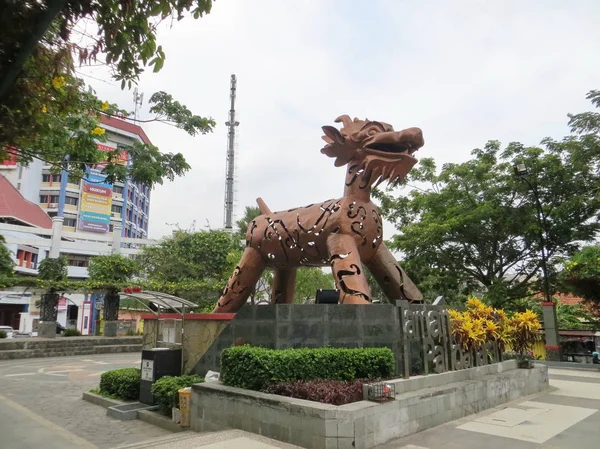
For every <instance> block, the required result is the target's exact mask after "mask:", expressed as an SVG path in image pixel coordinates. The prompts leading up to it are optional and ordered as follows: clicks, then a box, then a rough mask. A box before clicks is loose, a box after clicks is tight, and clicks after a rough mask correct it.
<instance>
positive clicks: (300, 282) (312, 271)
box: [294, 267, 335, 302]
mask: <svg viewBox="0 0 600 449" xmlns="http://www.w3.org/2000/svg"><path fill="white" fill-rule="evenodd" d="M320 288H322V289H332V288H335V284H334V282H333V277H332V276H331V274H329V273H324V272H323V270H321V269H320V268H311V267H307V268H298V270H297V271H296V291H295V294H294V302H303V301H305V300H306V299H309V298H313V299H314V297H315V294H316V293H317V290H318V289H320Z"/></svg>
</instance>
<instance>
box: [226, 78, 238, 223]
mask: <svg viewBox="0 0 600 449" xmlns="http://www.w3.org/2000/svg"><path fill="white" fill-rule="evenodd" d="M236 86H237V80H236V77H235V75H231V89H230V99H231V107H230V108H229V121H227V122H226V123H225V124H226V125H227V127H228V132H227V159H226V175H225V229H233V223H232V222H233V193H234V192H233V180H234V174H235V173H234V172H235V128H236V127H237V126H238V125H239V124H240V122H236V121H235V91H236Z"/></svg>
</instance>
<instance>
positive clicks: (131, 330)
mask: <svg viewBox="0 0 600 449" xmlns="http://www.w3.org/2000/svg"><path fill="white" fill-rule="evenodd" d="M125 335H127V336H128V337H133V336H134V335H135V330H133V329H132V328H128V329H127V330H126V331H125Z"/></svg>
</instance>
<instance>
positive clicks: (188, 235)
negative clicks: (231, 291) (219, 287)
mask: <svg viewBox="0 0 600 449" xmlns="http://www.w3.org/2000/svg"><path fill="white" fill-rule="evenodd" d="M238 247H239V244H238V242H237V241H236V239H235V238H233V237H232V235H231V234H230V233H228V232H225V231H221V230H214V229H209V230H200V231H196V230H194V229H190V230H183V229H177V230H176V231H174V232H173V234H172V235H171V236H168V237H164V238H163V239H162V240H161V241H160V242H159V243H158V244H157V245H152V246H146V247H144V249H143V251H142V253H141V254H140V255H139V256H138V260H139V263H140V265H141V267H142V268H143V269H144V271H145V273H146V275H147V276H148V278H149V279H151V280H155V281H163V282H185V281H189V280H205V281H208V280H212V281H215V282H221V283H223V282H225V281H226V280H227V279H228V277H229V275H230V274H231V273H230V268H231V266H230V262H229V260H228V256H229V254H230V253H232V252H234V251H236V250H237V249H238ZM224 285H225V284H224V283H223V286H224Z"/></svg>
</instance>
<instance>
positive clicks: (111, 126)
mask: <svg viewBox="0 0 600 449" xmlns="http://www.w3.org/2000/svg"><path fill="white" fill-rule="evenodd" d="M102 127H103V128H104V129H105V130H106V136H107V141H106V142H104V143H102V144H100V143H99V144H98V148H99V149H101V150H103V151H114V150H115V149H118V150H122V157H120V158H119V162H118V163H122V164H128V163H129V162H128V160H127V148H128V147H131V146H132V145H133V143H134V142H135V141H138V142H141V143H147V144H150V143H151V142H150V140H149V139H148V137H147V136H146V133H145V132H144V130H143V129H142V128H141V127H139V126H138V125H134V124H132V123H128V122H126V121H124V120H119V119H116V118H112V117H103V118H102ZM38 173H39V169H38ZM38 177H39V180H40V184H39V186H40V187H39V197H38V198H37V201H38V202H39V204H40V207H42V209H44V210H45V211H46V212H47V213H48V215H49V216H50V217H54V216H62V217H64V222H63V229H64V230H65V231H68V232H97V233H101V234H106V233H108V234H111V233H112V232H113V228H114V225H115V224H116V223H120V224H121V227H122V231H121V232H122V236H123V237H133V238H147V236H148V214H149V211H150V189H149V188H148V187H147V186H145V185H141V184H138V183H134V182H131V181H126V182H124V183H122V182H117V183H114V184H107V183H105V182H104V178H103V177H102V176H101V175H100V170H99V169H98V170H91V171H90V172H89V174H88V175H87V176H86V177H85V179H83V180H81V181H79V180H73V179H72V177H69V175H68V173H67V172H65V171H62V172H61V173H60V174H53V170H52V167H51V166H49V165H42V167H41V173H39V175H38ZM21 188H22V189H23V190H25V189H26V187H25V185H24V183H23V184H22V185H21ZM23 196H25V197H26V198H27V195H25V194H24V195H23ZM27 199H30V198H27Z"/></svg>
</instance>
